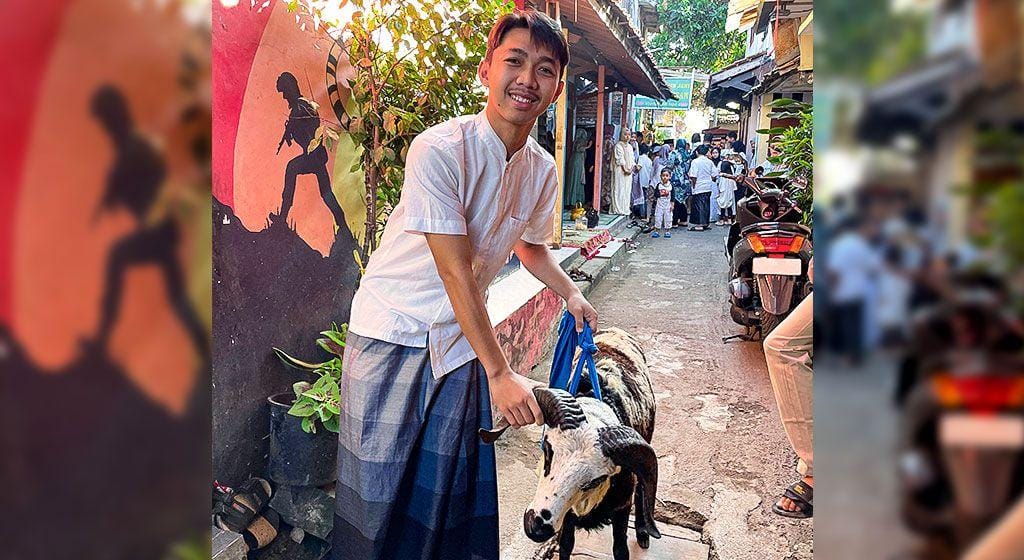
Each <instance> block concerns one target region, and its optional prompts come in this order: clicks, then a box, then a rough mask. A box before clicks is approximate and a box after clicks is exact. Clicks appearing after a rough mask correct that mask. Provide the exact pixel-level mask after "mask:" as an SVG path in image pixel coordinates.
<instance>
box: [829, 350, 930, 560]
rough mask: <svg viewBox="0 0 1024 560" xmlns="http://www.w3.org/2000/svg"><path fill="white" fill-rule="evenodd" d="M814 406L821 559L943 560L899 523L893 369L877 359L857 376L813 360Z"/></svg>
mask: <svg viewBox="0 0 1024 560" xmlns="http://www.w3.org/2000/svg"><path fill="white" fill-rule="evenodd" d="M814 376H815V386H814V389H815V390H814V398H815V400H814V406H815V409H816V410H826V411H828V414H822V415H820V416H819V418H818V419H817V421H816V423H815V432H814V434H815V438H816V444H815V451H816V456H817V463H816V465H815V468H816V471H817V476H816V480H817V481H818V484H819V485H821V486H822V487H823V488H828V491H827V492H824V493H822V494H821V495H820V496H816V497H817V501H816V503H815V506H816V508H815V513H816V514H817V516H818V518H819V520H818V522H817V525H818V531H817V547H816V548H817V550H818V553H819V554H820V555H821V557H822V558H835V559H836V560H859V559H862V558H879V559H884V560H890V559H900V560H924V559H926V558H927V559H929V560H943V559H945V558H948V555H947V554H945V553H944V551H943V550H941V549H940V548H936V547H935V544H934V543H930V542H926V541H925V540H924V539H922V538H921V537H919V536H917V535H914V534H913V533H911V532H910V531H908V530H907V529H906V528H905V527H904V525H903V523H902V521H901V519H900V516H899V500H898V497H899V493H898V492H897V489H898V487H897V482H898V481H897V470H896V469H897V462H896V461H897V459H896V454H895V442H896V429H897V422H898V414H899V411H898V410H897V409H896V408H895V407H893V405H892V395H893V386H894V384H895V376H896V368H895V364H894V363H893V362H892V361H889V360H885V359H884V358H882V357H880V356H875V357H873V358H871V359H869V360H868V361H866V362H865V364H864V365H863V366H862V367H860V368H857V369H853V368H841V367H838V366H836V365H835V364H833V363H830V362H828V361H824V360H819V363H818V364H817V365H816V367H815V368H814Z"/></svg>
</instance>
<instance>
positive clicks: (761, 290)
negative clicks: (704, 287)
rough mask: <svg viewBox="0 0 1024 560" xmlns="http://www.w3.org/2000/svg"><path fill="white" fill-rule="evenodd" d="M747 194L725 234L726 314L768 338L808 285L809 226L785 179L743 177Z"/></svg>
mask: <svg viewBox="0 0 1024 560" xmlns="http://www.w3.org/2000/svg"><path fill="white" fill-rule="evenodd" d="M740 180H741V181H742V182H743V183H745V184H746V186H747V189H748V192H749V193H750V194H749V195H748V196H746V197H744V198H743V199H741V200H740V201H739V202H738V203H737V205H736V206H737V208H736V221H735V223H733V224H732V226H730V228H729V235H728V236H727V237H726V238H725V252H726V256H727V257H728V259H729V272H730V275H729V301H730V308H729V315H730V316H731V317H732V320H733V321H734V322H736V323H737V324H739V325H742V326H743V327H745V328H746V333H745V334H738V335H731V336H727V337H724V338H723V339H722V340H723V342H728V341H729V340H733V339H740V340H755V336H758V335H759V336H761V337H764V336H767V334H768V333H770V332H771V331H772V329H774V328H775V327H776V326H778V324H779V323H781V322H782V319H784V318H785V317H786V315H788V314H789V312H790V311H792V310H793V308H795V307H796V305H797V304H798V303H799V302H800V301H801V300H802V299H803V298H804V297H806V296H807V295H808V294H809V293H810V292H811V289H812V283H811V281H810V278H809V277H808V265H809V263H810V260H811V254H812V251H813V246H812V243H811V228H809V227H807V226H805V225H802V224H800V218H801V216H802V215H803V212H802V211H801V210H800V208H799V206H797V204H796V203H795V202H794V201H793V198H792V192H793V191H795V190H796V189H797V188H798V187H796V186H795V185H793V184H792V183H791V182H790V181H789V180H788V179H786V178H784V177H742V178H740Z"/></svg>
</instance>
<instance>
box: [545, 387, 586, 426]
mask: <svg viewBox="0 0 1024 560" xmlns="http://www.w3.org/2000/svg"><path fill="white" fill-rule="evenodd" d="M533 394H534V396H536V397H537V404H539V405H540V411H541V413H542V414H543V415H544V423H545V424H547V425H548V427H551V428H558V429H559V430H573V429H576V428H579V427H580V426H581V425H583V424H584V423H586V421H587V417H586V416H584V415H583V409H582V408H581V407H580V403H578V402H576V398H575V397H573V396H572V395H570V394H569V393H568V392H566V391H563V390H561V389H551V388H549V387H535V388H534V389H533Z"/></svg>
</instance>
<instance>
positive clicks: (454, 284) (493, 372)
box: [424, 233, 543, 428]
mask: <svg viewBox="0 0 1024 560" xmlns="http://www.w3.org/2000/svg"><path fill="white" fill-rule="evenodd" d="M424 235H425V236H426V240H427V246H428V247H430V252H431V254H432V255H433V257H434V262H435V263H436V264H437V272H438V274H439V275H440V276H441V281H442V282H443V283H444V289H445V291H446V292H447V293H448V299H449V300H451V302H452V309H453V310H454V311H455V319H456V320H457V321H458V322H459V326H460V327H462V333H463V334H464V335H465V336H466V340H468V341H469V345H470V346H471V347H472V348H473V351H474V352H476V355H477V358H478V359H479V360H480V364H481V365H482V366H483V367H484V371H485V372H487V381H488V385H489V387H490V392H491V402H492V404H494V406H495V407H497V408H498V410H499V411H500V412H501V414H502V415H503V416H504V417H505V419H506V420H508V421H509V423H510V424H511V425H512V426H514V427H517V428H518V427H520V426H525V425H527V424H532V423H535V422H536V423H537V424H540V423H541V422H542V421H543V417H542V415H541V412H540V406H539V405H538V404H537V399H536V397H534V395H533V382H532V381H530V380H529V379H528V378H526V377H524V376H521V375H517V374H516V373H515V372H513V371H512V367H511V366H510V365H509V363H508V360H507V359H506V358H505V354H504V353H503V352H502V351H501V347H500V346H499V345H498V339H497V337H496V336H495V335H494V328H493V327H491V320H490V318H489V317H488V315H487V306H486V304H485V303H484V298H483V294H482V293H481V290H480V286H479V285H478V284H477V281H476V277H475V276H474V275H473V264H472V263H473V252H472V248H471V247H470V244H469V238H468V237H466V236H465V235H447V234H439V233H426V234H424Z"/></svg>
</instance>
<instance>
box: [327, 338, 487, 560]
mask: <svg viewBox="0 0 1024 560" xmlns="http://www.w3.org/2000/svg"><path fill="white" fill-rule="evenodd" d="M490 427H491V404H490V395H489V393H488V388H487V377H486V375H485V373H484V370H483V367H481V366H480V363H479V362H478V361H477V360H473V361H472V362H469V363H467V364H465V365H463V366H461V367H459V368H458V369H456V370H455V371H453V372H451V373H449V374H447V375H445V376H444V377H442V378H441V379H440V380H436V379H434V376H433V375H432V372H431V366H430V358H429V355H428V351H427V349H426V348H411V347H407V346H400V345H397V344H392V343H390V342H384V341H380V340H375V339H371V338H366V337H361V336H359V335H356V334H353V333H349V335H348V339H347V341H346V347H345V359H344V368H343V372H342V377H341V422H340V433H339V434H338V442H339V445H338V485H337V502H336V505H335V514H334V532H333V537H332V539H333V551H332V558H333V559H334V560H376V559H388V560H391V559H399V558H400V559H403V560H406V559H409V560H415V559H422V560H428V559H429V560H435V559H436V560H448V559H451V560H463V559H466V560H496V559H497V558H498V488H497V476H496V469H495V462H494V448H493V447H491V446H488V445H484V444H483V443H482V442H481V441H480V438H479V437H478V436H477V430H478V429H479V428H485V429H490Z"/></svg>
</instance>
